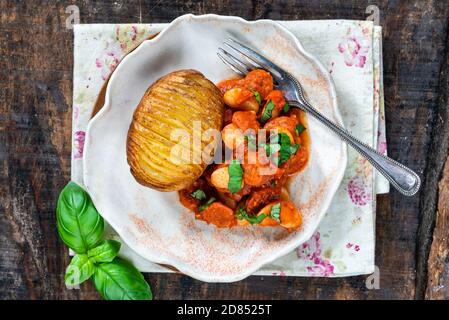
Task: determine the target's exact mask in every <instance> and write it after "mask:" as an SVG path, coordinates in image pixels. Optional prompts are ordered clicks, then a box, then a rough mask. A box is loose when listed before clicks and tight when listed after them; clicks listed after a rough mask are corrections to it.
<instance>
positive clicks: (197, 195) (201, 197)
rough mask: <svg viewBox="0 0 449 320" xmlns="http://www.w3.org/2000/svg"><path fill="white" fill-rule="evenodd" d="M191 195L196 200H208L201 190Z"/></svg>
mask: <svg viewBox="0 0 449 320" xmlns="http://www.w3.org/2000/svg"><path fill="white" fill-rule="evenodd" d="M190 195H191V196H192V198H195V199H197V200H200V201H201V200H205V199H206V194H205V193H204V191H203V190H201V189H197V190H196V191H194V192H192V193H191V194H190Z"/></svg>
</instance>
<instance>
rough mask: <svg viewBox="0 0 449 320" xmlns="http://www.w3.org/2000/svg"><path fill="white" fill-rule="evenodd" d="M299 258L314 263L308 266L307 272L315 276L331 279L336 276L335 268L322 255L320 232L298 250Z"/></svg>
mask: <svg viewBox="0 0 449 320" xmlns="http://www.w3.org/2000/svg"><path fill="white" fill-rule="evenodd" d="M297 256H298V258H300V259H306V260H309V261H310V262H312V263H313V265H312V266H307V272H308V273H310V274H311V275H313V276H322V277H329V276H332V275H333V274H334V266H333V265H332V263H331V262H330V260H329V259H326V258H324V257H323V256H322V254H321V235H320V232H318V231H317V232H315V234H314V235H313V236H312V238H310V239H309V240H308V241H307V242H305V243H303V244H302V245H301V246H300V247H299V248H298V249H297Z"/></svg>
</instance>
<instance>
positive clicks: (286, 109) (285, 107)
mask: <svg viewBox="0 0 449 320" xmlns="http://www.w3.org/2000/svg"><path fill="white" fill-rule="evenodd" d="M288 110H290V105H289V104H288V102H285V104H284V108H283V109H282V111H284V112H288Z"/></svg>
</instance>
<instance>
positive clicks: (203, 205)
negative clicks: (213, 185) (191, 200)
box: [198, 197, 217, 212]
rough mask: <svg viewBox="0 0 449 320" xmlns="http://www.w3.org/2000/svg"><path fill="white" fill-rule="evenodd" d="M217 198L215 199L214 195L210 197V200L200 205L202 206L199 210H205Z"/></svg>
mask: <svg viewBox="0 0 449 320" xmlns="http://www.w3.org/2000/svg"><path fill="white" fill-rule="evenodd" d="M215 200H217V199H215V198H214V197H212V198H210V199H209V200H207V202H206V203H204V204H202V205H200V207H199V208H198V211H199V212H201V211H204V210H205V209H206V208H207V207H208V206H210V205H211V204H212V203H214V202H215Z"/></svg>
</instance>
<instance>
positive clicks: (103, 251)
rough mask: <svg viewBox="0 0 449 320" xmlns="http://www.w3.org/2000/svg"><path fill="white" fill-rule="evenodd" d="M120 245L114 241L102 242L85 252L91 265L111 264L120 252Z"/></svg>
mask: <svg viewBox="0 0 449 320" xmlns="http://www.w3.org/2000/svg"><path fill="white" fill-rule="evenodd" d="M121 245H122V244H121V243H120V242H118V241H115V240H104V241H102V242H100V244H99V245H98V246H96V247H95V248H93V249H90V250H88V251H87V256H88V257H89V259H90V260H92V262H93V263H100V262H111V261H112V260H114V258H115V257H116V256H117V254H118V252H119V251H120V247H121Z"/></svg>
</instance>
